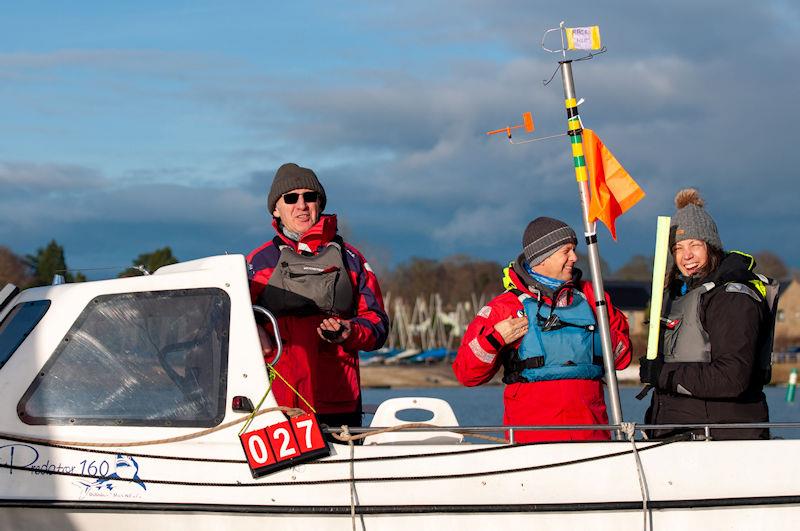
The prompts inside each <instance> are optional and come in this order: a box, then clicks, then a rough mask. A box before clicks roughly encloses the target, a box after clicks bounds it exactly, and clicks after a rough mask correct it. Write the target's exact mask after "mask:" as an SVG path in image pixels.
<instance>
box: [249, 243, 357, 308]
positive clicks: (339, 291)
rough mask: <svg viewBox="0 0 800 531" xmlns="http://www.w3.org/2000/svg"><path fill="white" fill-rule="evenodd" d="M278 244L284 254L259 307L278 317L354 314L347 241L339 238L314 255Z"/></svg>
mask: <svg viewBox="0 0 800 531" xmlns="http://www.w3.org/2000/svg"><path fill="white" fill-rule="evenodd" d="M278 241H279V240H277V238H276V245H278V246H279V248H280V250H281V254H280V257H279V258H278V263H277V264H276V265H275V269H274V270H273V272H272V275H270V277H269V282H268V283H267V286H266V288H265V289H264V291H263V292H262V293H261V296H260V297H259V300H258V302H259V304H261V305H262V306H264V307H265V308H266V309H267V310H269V311H270V312H272V313H273V314H274V315H275V316H277V317H280V316H283V315H313V314H320V313H321V314H327V315H332V316H337V317H344V318H351V317H352V316H353V315H355V308H354V307H353V306H354V303H355V296H354V294H353V283H352V281H351V280H350V275H349V274H348V272H347V269H346V268H345V265H344V264H345V260H344V255H343V250H344V242H343V241H342V239H341V238H340V237H339V236H337V237H336V238H334V240H333V241H331V242H329V243H328V244H327V245H326V247H325V249H324V250H322V251H321V252H319V253H317V254H315V255H306V254H303V253H298V252H296V251H295V250H294V249H292V248H291V247H290V246H288V245H286V244H283V243H280V244H278Z"/></svg>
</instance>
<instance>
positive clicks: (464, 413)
mask: <svg viewBox="0 0 800 531" xmlns="http://www.w3.org/2000/svg"><path fill="white" fill-rule="evenodd" d="M619 391H620V393H619V394H620V402H621V406H622V416H623V418H624V420H627V421H630V422H643V420H644V412H645V411H646V410H647V407H648V405H649V404H650V397H651V396H652V394H650V395H648V396H647V398H645V399H644V400H636V398H635V397H636V393H638V392H639V388H638V387H621V388H620V390H619ZM764 393H765V394H766V395H767V403H768V404H769V413H770V420H771V421H773V422H800V403H799V402H790V403H787V402H786V401H785V396H786V388H785V387H767V388H765V389H764ZM399 396H428V397H433V398H441V399H444V400H447V401H448V402H449V403H450V406H451V407H452V408H453V411H454V412H455V414H456V418H458V423H459V424H460V425H462V426H467V425H471V426H498V425H501V424H502V423H503V386H500V385H485V386H480V387H431V388H421V389H413V388H411V389H364V404H365V405H374V406H377V405H378V404H380V403H381V402H382V401H384V400H386V399H388V398H395V397H399ZM371 418H372V417H371V415H367V417H366V418H365V420H364V422H365V423H366V424H368V423H369V422H370V420H371ZM401 418H402V420H406V421H408V422H424V421H426V420H428V419H430V415H428V416H427V417H426V416H425V415H424V414H421V412H409V413H408V414H407V415H405V416H402V417H401ZM771 432H772V435H773V437H783V438H785V439H800V429H773V430H771Z"/></svg>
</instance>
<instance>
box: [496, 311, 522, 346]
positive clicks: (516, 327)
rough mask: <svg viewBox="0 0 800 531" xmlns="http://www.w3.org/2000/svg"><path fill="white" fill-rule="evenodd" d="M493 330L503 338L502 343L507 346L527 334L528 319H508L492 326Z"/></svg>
mask: <svg viewBox="0 0 800 531" xmlns="http://www.w3.org/2000/svg"><path fill="white" fill-rule="evenodd" d="M494 329H495V330H497V333H498V334H500V336H502V338H503V342H504V343H505V344H506V345H509V344H511V343H513V342H514V341H516V340H517V339H519V338H521V337H522V336H524V335H525V334H527V333H528V318H527V317H525V316H524V315H523V316H522V317H509V318H508V319H503V320H502V321H500V322H499V323H497V324H495V325H494Z"/></svg>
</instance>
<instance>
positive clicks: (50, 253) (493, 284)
mask: <svg viewBox="0 0 800 531" xmlns="http://www.w3.org/2000/svg"><path fill="white" fill-rule="evenodd" d="M754 257H755V259H756V263H757V267H756V269H757V271H758V272H760V273H762V274H764V275H767V276H769V277H772V278H776V279H785V278H788V276H789V275H790V274H791V271H790V270H789V268H788V267H787V266H786V264H785V263H784V262H783V260H782V259H781V258H780V257H779V256H777V255H776V254H774V253H772V252H770V251H762V252H760V253H756V254H755V255H754ZM177 262H178V259H177V258H176V257H175V256H174V255H173V253H172V249H171V248H170V247H162V248H160V249H156V250H154V251H152V252H149V253H142V254H140V255H139V256H137V257H136V258H134V259H133V260H132V261H131V266H130V267H128V268H126V269H125V270H123V271H122V272H120V273H119V274H118V276H119V277H130V276H136V275H142V274H144V271H148V272H153V271H155V270H156V269H158V268H159V267H162V266H165V265H169V264H175V263H177ZM506 265H508V264H500V263H498V262H494V261H489V260H478V259H475V258H471V257H469V256H466V255H454V256H449V257H447V258H443V259H441V260H435V259H431V258H419V257H413V258H410V259H409V260H407V261H405V262H403V263H401V264H399V265H397V266H395V267H394V268H393V269H388V270H385V271H384V272H383V273H382V274H381V275H380V278H379V281H380V284H381V289H382V290H383V292H384V293H391V294H392V296H394V297H402V298H403V299H405V300H408V301H413V300H415V299H416V298H417V297H419V296H422V297H428V296H430V295H431V294H434V293H438V294H439V295H440V296H441V297H442V302H443V303H444V304H445V305H451V304H456V303H458V302H461V301H467V300H470V299H471V297H472V295H473V294H474V295H477V296H479V297H480V296H481V295H486V296H494V295H497V294H499V293H500V292H501V291H502V290H503V287H502V281H501V278H502V269H503V267H505V266H506ZM652 266H653V259H652V257H648V256H644V255H634V256H632V257H631V258H630V259H629V260H628V262H626V263H625V264H624V265H623V266H622V267H620V268H619V269H617V270H615V271H611V270H610V268H609V266H608V264H607V263H606V262H605V261H604V260H602V258H601V264H600V268H601V271H602V273H603V278H605V279H610V280H628V281H641V282H649V281H650V280H651V278H652V274H653V272H652V271H653V270H652ZM577 267H579V268H580V269H581V270H582V271H583V272H584V275H585V277H588V271H589V266H588V259H587V257H586V256H585V255H582V254H580V253H578V263H577ZM56 274H59V275H62V276H63V277H64V280H65V281H66V282H82V281H85V280H86V276H85V274H84V273H83V272H81V271H79V270H78V271H74V272H73V271H71V270H70V269H69V267H68V266H67V262H66V260H65V258H64V247H63V246H61V245H59V244H58V243H57V242H56V241H55V240H51V241H50V242H49V243H48V244H47V245H46V246H44V247H41V248H39V249H37V251H36V252H35V253H34V254H31V255H27V256H24V257H23V256H17V255H16V254H14V253H13V252H12V251H11V250H10V249H9V248H8V247H4V246H0V287H2V286H4V285H5V284H6V283H12V284H14V285H16V286H18V287H20V288H25V287H34V286H44V285H48V284H51V283H52V282H53V277H54V276H55V275H56Z"/></svg>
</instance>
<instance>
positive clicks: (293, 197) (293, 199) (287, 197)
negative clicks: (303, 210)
mask: <svg viewBox="0 0 800 531" xmlns="http://www.w3.org/2000/svg"><path fill="white" fill-rule="evenodd" d="M301 195H302V196H303V201H305V202H306V203H316V202H317V199H319V192H303V193H302V194H300V193H298V192H289V193H288V194H283V202H284V203H286V204H287V205H293V204H295V203H297V200H298V199H300V196H301Z"/></svg>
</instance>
